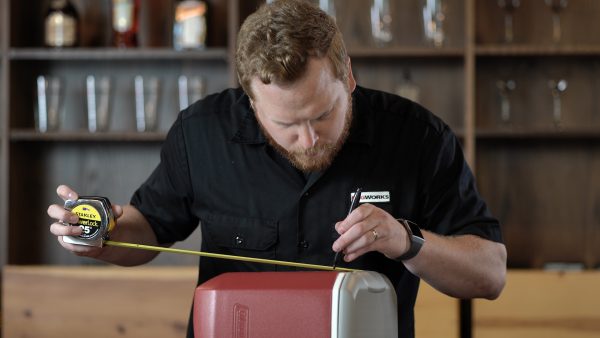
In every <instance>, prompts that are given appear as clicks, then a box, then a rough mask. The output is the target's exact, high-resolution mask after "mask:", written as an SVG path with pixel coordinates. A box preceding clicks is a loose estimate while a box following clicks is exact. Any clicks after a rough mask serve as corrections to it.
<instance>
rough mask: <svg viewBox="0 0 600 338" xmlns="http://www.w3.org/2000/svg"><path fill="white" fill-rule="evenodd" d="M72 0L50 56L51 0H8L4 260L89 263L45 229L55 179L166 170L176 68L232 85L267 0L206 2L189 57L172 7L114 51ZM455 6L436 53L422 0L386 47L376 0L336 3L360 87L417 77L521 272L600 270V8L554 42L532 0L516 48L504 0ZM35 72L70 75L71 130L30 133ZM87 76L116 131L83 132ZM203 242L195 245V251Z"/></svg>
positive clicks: (408, 4)
mask: <svg viewBox="0 0 600 338" xmlns="http://www.w3.org/2000/svg"><path fill="white" fill-rule="evenodd" d="M73 2H74V3H75V5H76V7H77V8H78V9H79V10H80V12H81V13H85V18H86V23H87V24H86V23H84V25H83V27H82V42H83V46H82V47H79V48H75V49H65V50H50V49H46V48H42V43H41V32H42V28H43V26H42V18H43V13H44V8H45V6H46V5H47V1H42V2H39V3H38V2H35V3H33V2H25V1H18V0H0V28H1V32H0V267H1V266H4V265H6V264H13V265H25V264H48V265H77V264H90V261H89V260H84V259H80V258H77V257H74V256H73V255H70V254H68V253H65V252H64V250H62V249H61V248H59V246H58V245H56V243H55V239H54V238H52V237H51V236H50V235H49V234H48V230H47V227H48V224H49V219H48V217H47V216H46V214H45V212H46V207H47V205H48V204H50V203H54V202H58V201H57V197H56V195H55V193H54V189H55V187H56V185H57V184H59V183H69V184H71V185H73V186H74V187H75V188H76V189H78V190H79V191H81V192H85V193H86V194H99V195H106V196H111V198H112V199H113V201H114V202H115V203H126V202H127V201H128V200H129V198H130V195H131V193H132V192H133V191H134V189H135V188H137V186H138V185H139V184H140V183H141V182H142V181H143V180H144V179H145V178H146V177H147V176H148V175H149V174H150V172H151V171H152V170H153V168H154V166H155V165H156V164H157V163H158V160H159V157H158V156H159V150H160V144H161V142H162V140H163V139H164V137H165V135H166V131H167V130H168V128H169V126H170V124H171V122H172V120H173V119H174V117H175V114H176V113H177V111H178V106H177V101H176V95H175V91H176V78H177V76H179V75H180V74H195V75H202V76H203V77H204V78H205V79H206V80H207V91H208V92H216V91H219V90H221V89H224V88H226V87H230V86H235V85H236V76H235V71H234V66H233V60H234V50H235V38H236V33H237V30H238V28H239V25H240V24H241V22H242V21H243V20H244V18H245V17H246V16H247V15H248V14H250V13H251V12H252V11H253V10H254V9H255V8H256V7H257V6H258V5H259V4H260V3H262V0H251V1H247V0H209V1H208V3H209V6H210V12H209V15H210V17H209V36H208V47H207V48H206V49H205V50H201V51H186V52H178V51H174V50H173V49H172V48H171V47H170V46H171V38H170V36H171V27H172V22H171V21H170V20H171V19H169V18H170V17H172V15H170V13H172V8H173V4H174V0H173V1H162V0H145V1H143V10H142V16H141V26H140V27H141V29H140V35H141V39H140V40H141V46H140V47H139V48H136V49H129V50H121V49H115V48H112V47H110V34H109V33H108V32H109V30H108V21H107V19H106V18H107V17H108V16H109V10H110V8H109V1H108V0H103V1H85V0H74V1H73ZM445 3H446V6H447V7H446V10H447V15H446V21H445V23H444V25H445V26H444V27H445V31H446V37H447V40H446V42H445V44H444V45H443V46H442V47H441V48H435V47H433V46H431V45H430V44H428V43H426V42H425V41H424V38H423V32H422V30H423V29H422V27H423V23H422V20H421V17H420V13H421V9H422V6H423V2H422V1H421V0H411V1H392V12H393V19H394V20H396V21H395V24H394V28H393V35H394V40H393V41H392V42H391V43H389V44H388V45H386V46H383V47H381V46H377V45H376V44H375V43H373V41H372V39H371V38H370V33H369V29H370V28H369V24H368V13H369V11H368V10H369V6H370V3H369V2H368V1H363V0H340V1H337V2H336V4H338V5H339V6H338V7H339V8H338V10H337V15H338V17H337V20H338V24H339V26H340V28H341V29H342V32H343V34H344V37H345V40H346V43H347V46H348V50H349V53H350V55H351V57H352V65H353V71H354V74H355V76H356V77H357V80H358V83H359V84H361V85H363V86H366V87H372V88H376V89H382V90H386V91H390V92H396V91H397V86H398V85H399V84H401V83H402V82H403V81H405V80H406V76H407V75H408V76H409V77H410V79H411V80H412V81H413V82H414V83H416V84H417V85H418V86H419V88H420V89H421V92H420V99H419V102H420V103H422V104H423V105H424V106H426V107H427V108H429V109H430V110H432V111H433V112H434V113H436V114H437V115H439V116H440V117H442V118H443V119H444V120H445V121H446V122H447V123H448V124H449V125H450V126H451V127H452V128H453V129H454V130H455V131H456V132H457V134H458V135H459V137H460V139H461V142H462V144H463V149H464V152H465V154H466V157H467V159H468V161H469V163H470V164H471V166H472V168H473V170H474V172H475V173H476V176H477V178H478V186H479V190H480V191H481V193H482V195H483V196H484V197H485V198H486V200H487V201H488V204H489V205H490V207H491V209H492V211H493V212H494V213H495V215H496V216H497V217H499V219H500V221H501V222H502V224H503V232H504V236H505V241H506V244H507V248H508V254H509V261H508V263H509V267H511V268H543V267H544V265H545V264H546V263H550V262H566V263H583V264H584V266H585V267H586V268H597V267H598V266H599V265H600V245H598V243H600V142H599V141H600V100H599V99H598V96H599V95H598V93H600V35H598V34H594V32H597V31H600V22H599V21H598V20H597V18H596V16H597V13H599V12H600V2H599V1H595V0H579V1H569V3H568V6H567V8H565V9H564V10H563V11H562V12H561V13H560V15H561V16H560V22H561V28H562V36H561V40H560V41H558V42H557V41H553V39H552V13H551V11H550V9H549V8H548V7H547V6H546V5H545V3H544V1H521V2H520V3H521V5H520V7H519V8H517V10H516V11H515V12H514V13H513V22H514V27H513V28H514V41H513V42H511V43H505V42H503V32H504V12H503V11H502V10H501V9H500V8H499V7H498V3H497V2H496V1H488V0H465V1H462V0H446V1H445ZM165 13H166V14H165ZM39 74H50V75H60V76H63V77H64V78H65V79H66V80H67V85H66V88H67V90H66V94H65V98H66V99H65V106H64V110H65V114H66V116H67V121H69V122H68V123H65V124H64V126H63V129H62V130H60V131H57V132H52V133H38V132H36V131H35V129H34V118H33V104H34V101H35V96H34V94H33V86H34V79H35V77H36V76H37V75H39ZM88 74H99V75H109V76H111V77H113V78H114V79H115V88H116V89H115V91H116V94H115V95H114V106H113V119H112V124H111V129H110V131H109V132H106V133H94V134H92V133H88V132H86V131H84V130H85V128H84V123H83V118H84V117H83V116H84V114H83V112H84V111H85V108H84V107H85V106H84V95H82V93H83V79H84V77H85V76H86V75H88ZM137 74H141V75H148V76H154V75H157V76H160V77H161V79H162V81H163V82H162V83H163V87H161V93H162V94H161V95H162V96H161V104H160V109H159V114H160V116H161V118H160V122H159V129H158V130H157V131H156V132H153V133H138V132H136V131H135V128H134V126H133V118H132V116H131V114H132V111H133V101H132V100H133V98H132V96H133V94H132V83H131V81H132V78H133V77H134V76H135V75H137ZM558 79H565V80H566V81H567V82H568V86H567V88H566V90H565V91H564V93H562V94H561V97H560V102H561V106H560V109H561V113H562V116H561V119H562V120H561V123H560V126H557V125H556V123H555V122H554V121H553V113H554V108H555V107H554V105H555V104H556V102H555V101H553V96H552V92H551V90H550V89H549V87H548V81H549V80H558ZM499 80H502V81H505V80H514V81H515V82H516V88H515V89H514V90H513V91H511V92H510V93H509V94H508V95H509V96H507V97H508V99H509V101H510V113H511V115H510V120H509V121H503V120H502V119H501V98H500V94H499V91H498V86H497V82H498V81H499ZM197 242H198V238H194V239H192V240H191V241H190V245H193V246H192V247H196V246H197ZM184 245H185V244H184ZM167 262H168V263H169V264H194V263H193V262H191V263H190V261H183V262H181V261H177V262H176V261H175V260H171V261H168V260H167ZM164 263H165V261H160V260H159V261H158V262H157V263H156V264H158V265H160V264H164ZM465 311H466V312H465V314H463V319H464V318H467V319H468V308H466V310H465ZM465 323H466V324H464V325H463V326H465V325H466V326H468V325H470V324H469V323H470V322H469V321H468V320H466V322H465ZM465 330H467V331H468V329H465ZM465 332H466V331H465ZM465 334H467V333H465Z"/></svg>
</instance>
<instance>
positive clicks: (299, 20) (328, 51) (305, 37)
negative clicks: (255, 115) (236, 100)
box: [235, 0, 349, 98]
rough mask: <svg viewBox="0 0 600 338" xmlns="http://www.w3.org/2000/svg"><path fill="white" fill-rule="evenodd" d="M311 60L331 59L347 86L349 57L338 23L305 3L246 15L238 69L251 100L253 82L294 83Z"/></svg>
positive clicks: (299, 0)
mask: <svg viewBox="0 0 600 338" xmlns="http://www.w3.org/2000/svg"><path fill="white" fill-rule="evenodd" d="M310 57H317V58H321V57H327V59H329V61H330V63H331V66H332V71H333V73H334V75H335V77H336V78H337V79H340V80H342V82H344V83H346V80H347V79H348V74H349V69H348V65H347V60H348V54H347V51H346V46H345V45H344V41H343V39H342V34H341V32H340V30H339V29H338V27H337V25H336V23H335V20H334V19H333V18H332V17H330V16H329V15H327V13H325V12H323V11H322V10H321V9H319V8H318V7H316V6H315V5H313V4H311V3H309V2H307V1H306V0H278V1H275V2H273V3H271V4H267V5H263V6H261V7H260V8H259V9H258V10H257V11H256V12H254V13H253V14H251V15H250V16H248V18H247V19H246V20H245V21H244V23H243V24H242V27H241V28H240V32H239V35H238V43H237V51H236V58H235V63H236V68H237V75H238V80H239V82H240V84H241V86H242V88H243V89H244V91H245V92H246V93H247V94H248V96H250V97H251V98H253V93H252V90H251V86H250V84H251V81H252V78H254V77H255V76H258V78H259V79H260V80H261V81H262V82H263V83H264V84H270V83H280V84H285V83H292V82H294V81H295V80H298V79H299V78H301V77H302V75H303V74H304V73H305V71H306V68H307V62H308V60H309V58H310Z"/></svg>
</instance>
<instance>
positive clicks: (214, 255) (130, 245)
mask: <svg viewBox="0 0 600 338" xmlns="http://www.w3.org/2000/svg"><path fill="white" fill-rule="evenodd" d="M104 244H106V245H111V246H117V247H122V248H129V249H140V250H150V251H159V252H170V253H176V254H184V255H194V256H201V257H211V258H220V259H229V260H236V261H244V262H253V263H262V264H272V265H283V266H292V267H297V268H305V269H315V270H327V271H344V272H352V271H359V270H356V269H348V268H341V267H337V266H336V267H335V268H334V267H332V266H327V265H317V264H308V263H297V262H288V261H280V260H274V259H264V258H255V257H245V256H234V255H224V254H217V253H211V252H203V251H194V250H185V249H174V248H165V247H162V246H153V245H144V244H135V243H126V242H117V241H104Z"/></svg>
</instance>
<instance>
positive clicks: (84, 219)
mask: <svg viewBox="0 0 600 338" xmlns="http://www.w3.org/2000/svg"><path fill="white" fill-rule="evenodd" d="M64 207H65V209H67V210H69V211H71V212H72V213H74V214H76V215H77V216H79V220H78V221H77V223H74V224H71V225H73V226H79V227H80V228H81V229H82V230H83V232H82V233H81V235H79V236H64V237H63V241H65V242H67V243H72V244H79V245H89V246H97V247H102V245H103V244H104V240H106V239H108V233H109V232H110V231H111V230H112V229H113V228H114V227H115V217H114V215H113V212H112V206H111V205H110V201H109V200H108V198H106V197H100V196H81V197H80V198H79V199H77V200H66V201H65V206H64Z"/></svg>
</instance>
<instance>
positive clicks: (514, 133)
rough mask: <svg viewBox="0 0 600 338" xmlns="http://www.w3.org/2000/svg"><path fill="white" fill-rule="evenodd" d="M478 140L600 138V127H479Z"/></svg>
mask: <svg viewBox="0 0 600 338" xmlns="http://www.w3.org/2000/svg"><path fill="white" fill-rule="evenodd" d="M475 136H476V137H477V139H478V140H493V141H502V140H510V141H514V140H524V141H529V140H596V141H597V140H600V128H586V129H583V128H581V129H579V128H578V129H531V130H523V129H521V130H499V129H496V130H493V129H479V130H477V131H476V132H475Z"/></svg>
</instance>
